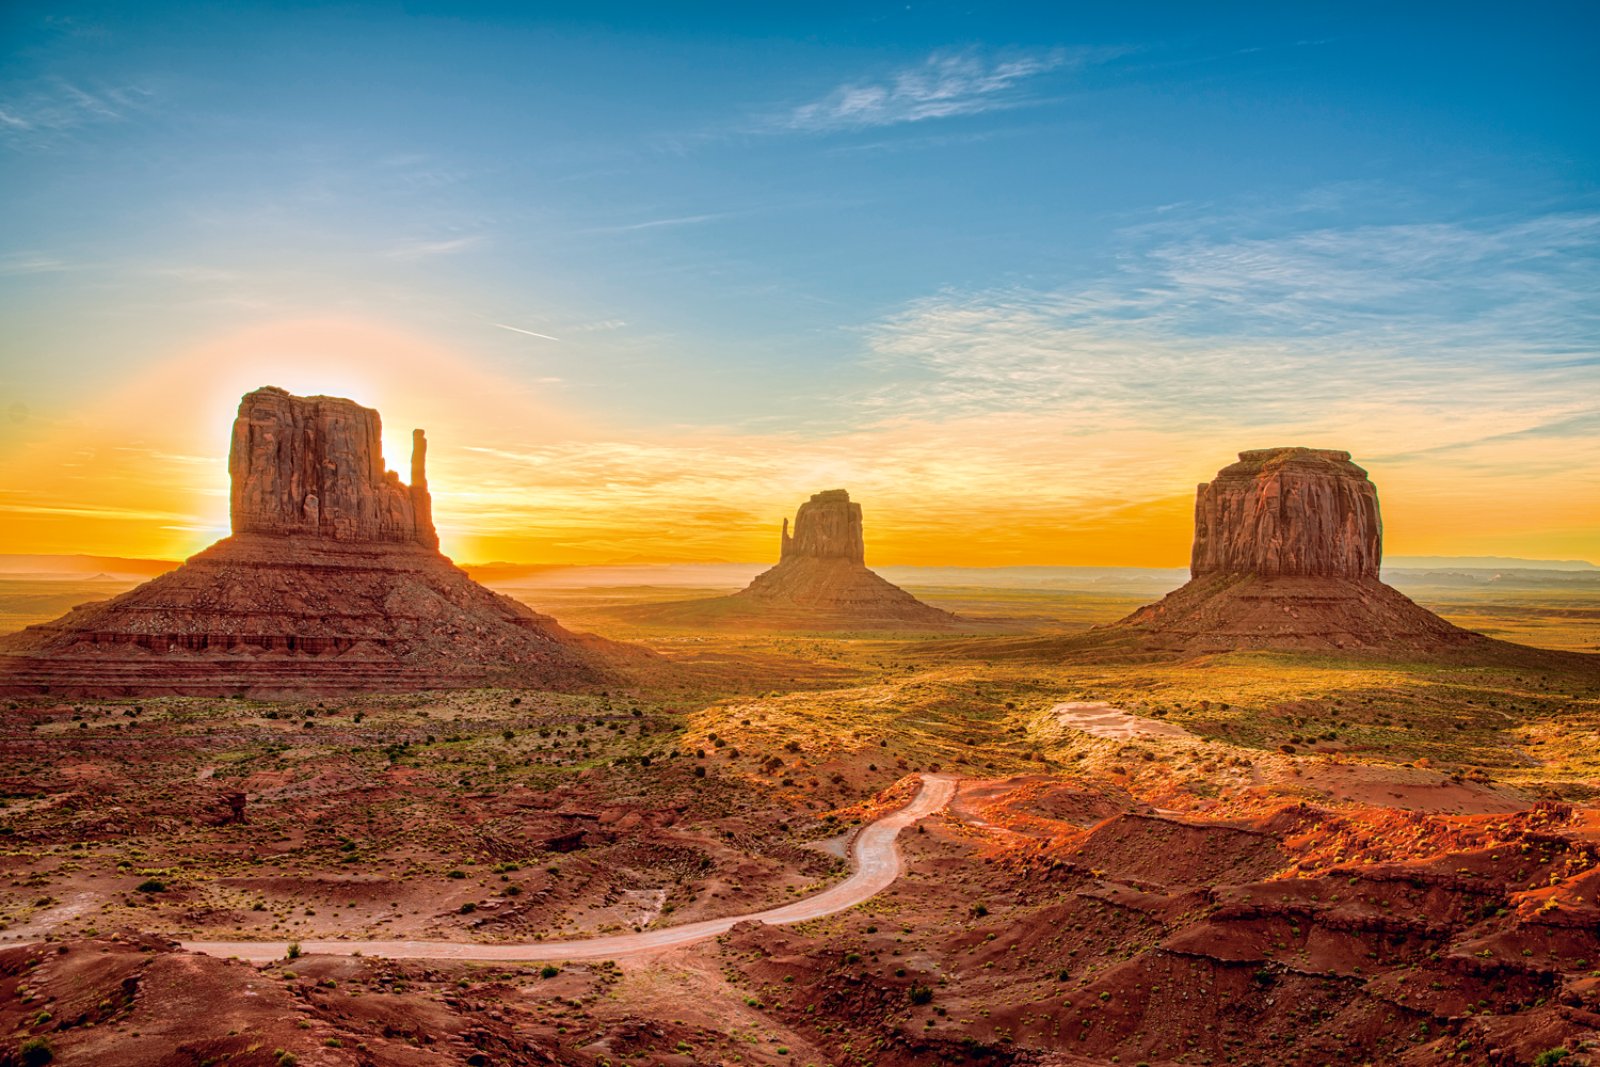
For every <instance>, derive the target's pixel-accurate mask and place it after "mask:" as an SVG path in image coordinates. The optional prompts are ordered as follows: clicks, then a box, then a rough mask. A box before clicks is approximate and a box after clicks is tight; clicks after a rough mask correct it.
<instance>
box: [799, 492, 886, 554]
mask: <svg viewBox="0 0 1600 1067" xmlns="http://www.w3.org/2000/svg"><path fill="white" fill-rule="evenodd" d="M789 559H839V560H845V561H846V562H849V563H854V564H858V565H859V566H862V567H865V566H866V565H867V545H866V538H865V537H863V536H862V533H861V505H860V504H857V503H855V502H854V501H852V500H851V499H850V494H849V493H848V492H846V491H845V490H843V489H828V490H825V491H823V492H821V493H816V494H814V495H813V496H812V497H811V499H810V500H807V501H806V502H805V503H804V504H801V505H800V510H799V511H797V512H795V513H794V535H793V536H792V537H791V536H790V534H789V520H788V519H784V520H783V532H782V534H781V539H780V541H779V544H778V562H779V563H780V564H781V563H782V562H783V561H785V560H789Z"/></svg>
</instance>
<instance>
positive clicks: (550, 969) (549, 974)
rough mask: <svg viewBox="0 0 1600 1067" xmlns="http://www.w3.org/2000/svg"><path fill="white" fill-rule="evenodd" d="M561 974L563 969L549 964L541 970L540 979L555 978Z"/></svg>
mask: <svg viewBox="0 0 1600 1067" xmlns="http://www.w3.org/2000/svg"><path fill="white" fill-rule="evenodd" d="M560 973H561V968H560V967H557V966H556V965H555V964H553V963H547V964H545V965H544V966H543V967H540V968H539V977H540V978H554V977H555V976H556V975H558V974H560Z"/></svg>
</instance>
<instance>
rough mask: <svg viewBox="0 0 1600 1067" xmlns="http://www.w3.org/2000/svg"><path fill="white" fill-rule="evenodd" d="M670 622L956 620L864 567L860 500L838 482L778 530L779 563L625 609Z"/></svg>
mask: <svg viewBox="0 0 1600 1067" xmlns="http://www.w3.org/2000/svg"><path fill="white" fill-rule="evenodd" d="M622 614H624V615H626V617H628V618H630V619H635V620H639V621H647V622H653V623H664V624H672V625H676V626H739V627H746V628H752V629H777V630H947V629H950V628H952V627H955V626H957V625H959V624H960V622H961V620H960V619H958V618H957V617H956V616H954V615H952V614H950V613H949V612H948V611H941V610H940V609H939V608H935V607H930V606H929V605H927V604H924V603H923V602H922V601H920V600H918V599H917V598H916V597H914V596H912V595H911V594H910V593H908V592H906V591H905V590H904V589H901V588H900V587H899V586H897V585H895V584H893V583H892V582H889V581H887V580H885V579H884V578H883V577H882V576H880V575H878V574H875V573H873V572H872V571H870V570H868V569H867V565H866V541H865V538H864V537H863V535H862V522H861V505H860V504H857V503H855V502H854V501H852V500H851V499H850V494H849V493H848V492H846V491H845V490H843V489H830V490H827V491H826V492H821V493H817V494H815V495H814V496H812V497H811V499H810V500H807V501H806V502H805V503H803V504H801V505H800V510H799V511H797V512H796V513H795V517H794V526H793V533H792V534H791V533H790V525H789V520H788V519H785V520H784V521H783V528H782V532H781V533H780V535H779V555H778V564H777V566H775V567H773V568H771V569H770V570H766V571H763V572H762V573H760V574H758V575H756V577H755V579H754V580H753V581H751V583H750V584H749V585H748V586H747V587H746V588H744V589H742V590H740V591H739V592H737V593H735V594H733V595H732V596H725V597H714V598H711V599H705V600H692V601H681V602H678V603H673V604H656V605H650V606H648V607H642V608H634V609H628V610H627V611H625V612H623V613H622Z"/></svg>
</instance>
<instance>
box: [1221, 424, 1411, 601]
mask: <svg viewBox="0 0 1600 1067" xmlns="http://www.w3.org/2000/svg"><path fill="white" fill-rule="evenodd" d="M1382 557H1383V523H1382V521H1381V520H1380V519H1379V517H1378V488H1377V486H1375V485H1373V484H1372V482H1370V481H1369V480H1368V479H1367V472H1366V471H1364V470H1362V469H1361V468H1360V467H1358V466H1356V465H1355V464H1354V463H1351V462H1350V453H1348V452H1337V451H1334V450H1332V449H1326V448H1263V449H1257V450H1255V451H1252V452H1241V453H1239V462H1237V463H1235V464H1232V465H1231V466H1227V467H1224V468H1222V470H1221V471H1219V472H1218V473H1217V476H1216V478H1215V479H1213V480H1212V481H1210V482H1202V483H1201V485H1200V488H1199V490H1198V492H1196V494H1195V501H1194V552H1193V556H1192V559H1191V562H1190V568H1189V571H1190V575H1191V576H1192V577H1195V578H1204V577H1205V576H1207V575H1211V574H1258V575H1261V576H1263V577H1269V578H1275V577H1278V576H1280V575H1299V576H1304V577H1318V578H1376V577H1378V563H1379V561H1380V560H1381V559H1382Z"/></svg>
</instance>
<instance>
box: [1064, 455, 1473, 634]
mask: <svg viewBox="0 0 1600 1067" xmlns="http://www.w3.org/2000/svg"><path fill="white" fill-rule="evenodd" d="M1382 561H1383V522H1382V519H1381V517H1380V514H1379V510H1378V490H1377V487H1376V486H1375V485H1373V484H1372V482H1371V480H1370V479H1368V477H1367V472H1366V471H1365V470H1363V469H1361V468H1360V467H1358V466H1356V465H1355V464H1354V463H1352V462H1351V461H1350V453H1348V452H1341V451H1335V450H1333V449H1322V448H1264V449H1257V450H1254V451H1250V452H1241V453H1239V462H1237V463H1234V464H1231V465H1230V466H1227V467H1224V468H1223V469H1222V470H1221V471H1219V472H1218V473H1217V476H1216V477H1215V478H1214V479H1212V480H1211V481H1210V482H1204V483H1201V485H1200V486H1199V488H1198V489H1197V491H1196V493H1195V520H1194V550H1193V553H1192V556H1191V559H1190V569H1189V573H1190V580H1189V582H1188V583H1187V584H1186V585H1184V586H1183V587H1182V588H1180V589H1177V590H1175V591H1174V592H1172V593H1169V594H1168V595H1167V596H1166V597H1164V598H1163V599H1162V600H1160V601H1158V602H1157V603H1154V604H1149V605H1146V606H1145V607H1142V608H1140V609H1139V610H1138V611H1136V612H1134V613H1133V614H1132V615H1129V616H1128V617H1127V618H1125V619H1123V620H1121V621H1120V622H1118V623H1115V624H1113V625H1112V626H1110V627H1104V628H1102V629H1101V630H1098V631H1094V632H1093V633H1095V634H1097V635H1100V636H1102V637H1105V636H1116V635H1119V634H1128V633H1130V632H1131V633H1135V634H1138V635H1140V636H1141V637H1142V641H1141V644H1142V645H1143V647H1145V648H1148V649H1154V650H1159V649H1173V650H1181V651H1188V652H1225V651H1230V650H1233V649H1242V648H1288V649H1369V650H1381V651H1384V652H1392V653H1404V652H1426V651H1438V650H1445V649H1461V648H1465V647H1469V646H1487V645H1490V644H1500V643H1499V642H1490V640H1489V639H1488V638H1486V637H1483V636H1482V635H1480V634H1476V633H1472V632H1471V631H1468V630H1463V629H1461V628H1459V627H1457V626H1454V625H1452V624H1450V623H1448V622H1446V621H1445V620H1443V619H1441V618H1440V617H1439V616H1437V615H1435V614H1434V613H1433V612H1431V611H1428V610H1427V609H1425V608H1423V607H1420V606H1419V605H1417V604H1416V603H1415V602H1413V601H1412V600H1410V599H1409V598H1408V597H1406V596H1405V595H1404V594H1402V593H1400V592H1399V591H1398V590H1395V589H1393V588H1392V587H1390V586H1388V585H1385V584H1384V583H1383V582H1382V581H1381V580H1380V579H1379V577H1378V571H1379V566H1380V564H1381V563H1382Z"/></svg>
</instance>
